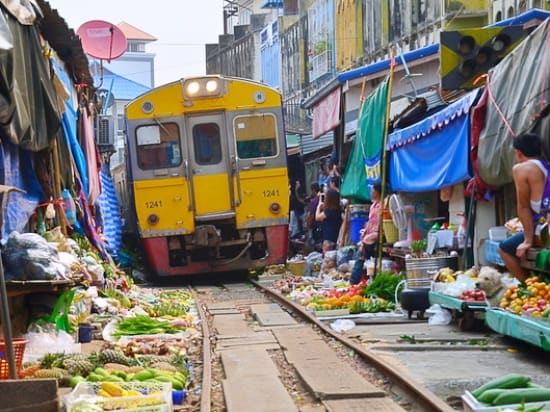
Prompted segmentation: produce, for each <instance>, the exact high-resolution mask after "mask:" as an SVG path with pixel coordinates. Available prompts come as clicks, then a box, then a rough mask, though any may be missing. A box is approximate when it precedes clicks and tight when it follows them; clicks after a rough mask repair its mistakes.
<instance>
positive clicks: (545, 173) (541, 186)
mask: <svg viewBox="0 0 550 412" xmlns="http://www.w3.org/2000/svg"><path fill="white" fill-rule="evenodd" d="M512 145H513V147H514V151H515V154H516V159H517V161H518V163H516V164H515V165H514V167H513V168H512V176H513V178H514V185H515V187H516V207H517V214H518V217H519V219H520V220H521V224H522V225H523V232H520V233H517V234H516V235H514V236H512V237H510V238H508V239H506V240H505V241H503V242H502V243H501V244H500V250H499V252H500V256H501V257H502V260H503V261H504V264H505V265H506V268H507V269H508V271H509V272H510V273H511V274H512V275H513V276H515V277H516V278H517V279H518V280H519V281H524V280H525V279H526V278H527V276H528V273H527V270H525V269H524V268H523V267H522V266H521V259H525V258H526V257H527V251H528V250H529V248H531V247H532V246H533V239H534V235H535V228H536V226H537V223H538V222H539V220H540V219H541V218H545V219H546V218H547V216H548V213H549V212H550V209H549V205H550V174H549V171H550V164H549V163H548V162H547V161H546V160H543V159H542V158H541V153H542V152H541V139H540V137H539V136H538V135H535V134H532V133H525V134H522V135H520V136H516V137H514V140H513V142H512Z"/></svg>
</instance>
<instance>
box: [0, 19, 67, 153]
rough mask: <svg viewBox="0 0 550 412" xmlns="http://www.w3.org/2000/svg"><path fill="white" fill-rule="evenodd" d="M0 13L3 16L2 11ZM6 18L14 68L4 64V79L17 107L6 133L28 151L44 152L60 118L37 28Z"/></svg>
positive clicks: (58, 124) (57, 127) (10, 99)
mask: <svg viewBox="0 0 550 412" xmlns="http://www.w3.org/2000/svg"><path fill="white" fill-rule="evenodd" d="M0 13H3V9H1V8H0ZM3 17H4V19H3V20H0V23H6V25H5V26H4V31H5V28H6V27H7V28H8V29H9V31H10V33H11V36H12V38H13V50H12V52H11V56H12V61H13V65H12V66H4V65H3V68H4V69H7V71H6V73H2V76H3V77H4V83H5V84H11V85H12V88H11V89H10V93H9V98H8V101H10V102H12V103H13V104H14V108H15V110H14V112H13V115H12V116H11V117H10V119H9V121H8V123H6V124H5V125H4V129H5V134H6V136H7V137H8V138H9V139H10V140H11V141H12V142H13V143H15V144H18V145H20V146H21V147H22V148H24V149H26V150H31V151H40V150H44V149H47V148H48V147H49V145H50V142H51V140H52V139H53V138H54V137H55V135H56V132H57V130H58V129H59V126H60V115H59V112H58V110H57V104H56V94H55V90H54V88H53V85H52V82H51V79H50V73H49V68H48V67H47V66H46V63H45V60H44V55H43V52H42V46H41V42H40V40H39V33H38V27H37V26H34V25H22V24H20V23H19V22H18V21H17V20H16V19H15V18H14V17H12V16H11V15H9V14H7V13H4V15H3ZM2 71H4V70H2Z"/></svg>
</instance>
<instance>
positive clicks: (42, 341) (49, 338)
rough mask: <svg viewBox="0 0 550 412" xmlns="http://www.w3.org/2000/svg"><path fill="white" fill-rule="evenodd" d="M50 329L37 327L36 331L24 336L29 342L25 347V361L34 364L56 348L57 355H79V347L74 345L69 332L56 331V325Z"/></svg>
mask: <svg viewBox="0 0 550 412" xmlns="http://www.w3.org/2000/svg"><path fill="white" fill-rule="evenodd" d="M51 326H52V327H50V328H47V327H46V328H42V329H40V328H39V326H35V329H34V330H35V331H30V332H28V333H27V334H25V335H24V337H25V338H26V339H28V340H29V341H28V342H27V344H26V345H25V353H24V359H23V360H24V361H25V362H34V361H36V360H37V359H39V358H41V357H42V356H44V355H45V354H47V353H49V352H51V351H52V348H55V352H56V353H75V352H76V353H78V351H77V348H80V347H79V346H78V345H75V344H74V338H73V337H72V336H71V335H70V334H68V333H67V332H65V331H63V330H60V331H56V330H55V325H51Z"/></svg>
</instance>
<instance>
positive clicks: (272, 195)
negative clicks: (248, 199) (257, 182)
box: [263, 189, 279, 197]
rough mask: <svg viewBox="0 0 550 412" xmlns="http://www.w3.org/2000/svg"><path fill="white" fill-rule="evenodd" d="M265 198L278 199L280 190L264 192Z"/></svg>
mask: <svg viewBox="0 0 550 412" xmlns="http://www.w3.org/2000/svg"><path fill="white" fill-rule="evenodd" d="M263 193H264V197H276V196H279V190H278V189H271V190H264V192H263Z"/></svg>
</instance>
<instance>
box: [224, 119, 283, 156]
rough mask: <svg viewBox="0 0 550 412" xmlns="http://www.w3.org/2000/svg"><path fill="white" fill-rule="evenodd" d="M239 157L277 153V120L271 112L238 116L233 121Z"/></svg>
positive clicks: (274, 154) (273, 154)
mask: <svg viewBox="0 0 550 412" xmlns="http://www.w3.org/2000/svg"><path fill="white" fill-rule="evenodd" d="M234 133H235V140H236V142H237V154H238V156H239V158H240V159H251V158H257V157H271V156H276V155H277V122H276V119H275V116H273V115H271V114H262V115H252V116H238V117H236V118H235V121H234Z"/></svg>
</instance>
